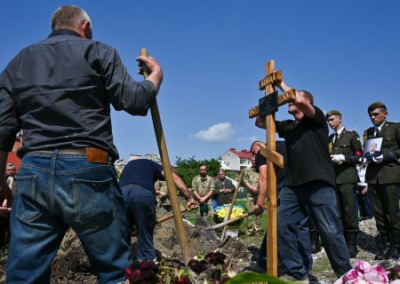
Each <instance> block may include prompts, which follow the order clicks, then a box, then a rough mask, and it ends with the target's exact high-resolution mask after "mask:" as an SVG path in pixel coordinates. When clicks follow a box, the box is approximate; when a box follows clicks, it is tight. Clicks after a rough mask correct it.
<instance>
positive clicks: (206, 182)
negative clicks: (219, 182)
mask: <svg viewBox="0 0 400 284" xmlns="http://www.w3.org/2000/svg"><path fill="white" fill-rule="evenodd" d="M192 190H193V191H197V193H198V194H199V195H200V196H201V197H203V196H206V195H207V194H208V193H209V192H210V191H213V192H214V179H213V178H212V177H210V176H206V177H205V178H202V177H201V175H197V176H195V177H194V178H193V180H192ZM207 204H208V212H207V213H205V214H204V213H203V212H201V206H200V207H199V212H198V214H199V215H207V214H208V215H209V216H212V215H213V214H212V213H213V209H212V198H210V199H208V201H207Z"/></svg>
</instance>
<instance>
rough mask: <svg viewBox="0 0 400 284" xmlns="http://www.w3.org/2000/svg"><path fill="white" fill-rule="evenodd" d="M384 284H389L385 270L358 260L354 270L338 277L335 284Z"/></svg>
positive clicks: (379, 266)
mask: <svg viewBox="0 0 400 284" xmlns="http://www.w3.org/2000/svg"><path fill="white" fill-rule="evenodd" d="M378 283H379V284H384V283H390V282H389V278H388V276H387V274H386V270H385V269H384V268H383V267H382V266H381V265H379V264H375V265H372V266H371V265H370V264H369V263H368V262H366V261H363V260H360V261H358V262H357V263H356V265H355V266H354V269H351V270H350V271H348V272H347V273H346V274H345V275H343V276H342V277H340V278H339V279H338V280H337V281H336V282H335V284H378ZM392 283H393V282H392Z"/></svg>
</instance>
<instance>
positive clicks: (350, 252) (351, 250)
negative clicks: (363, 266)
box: [347, 244, 358, 258]
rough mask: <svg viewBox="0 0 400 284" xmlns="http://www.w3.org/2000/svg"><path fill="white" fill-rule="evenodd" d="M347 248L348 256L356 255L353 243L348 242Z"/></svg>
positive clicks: (355, 247) (353, 256) (356, 250)
mask: <svg viewBox="0 0 400 284" xmlns="http://www.w3.org/2000/svg"><path fill="white" fill-rule="evenodd" d="M347 248H348V249H349V255H350V257H351V258H355V257H356V256H357V254H358V249H357V246H356V245H354V244H349V245H348V246H347Z"/></svg>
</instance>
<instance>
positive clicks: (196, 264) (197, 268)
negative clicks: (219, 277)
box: [189, 258, 207, 274]
mask: <svg viewBox="0 0 400 284" xmlns="http://www.w3.org/2000/svg"><path fill="white" fill-rule="evenodd" d="M189 267H190V269H191V270H192V271H193V272H194V273H196V274H200V273H202V272H203V271H206V270H207V262H206V261H205V260H201V261H200V260H197V259H194V258H192V259H191V260H189Z"/></svg>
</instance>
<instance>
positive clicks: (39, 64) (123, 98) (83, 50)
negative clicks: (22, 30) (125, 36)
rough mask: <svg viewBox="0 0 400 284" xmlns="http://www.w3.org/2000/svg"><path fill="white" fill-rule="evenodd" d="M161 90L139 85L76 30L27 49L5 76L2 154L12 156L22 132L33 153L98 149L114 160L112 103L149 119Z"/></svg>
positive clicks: (0, 103) (0, 97)
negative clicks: (157, 90) (149, 113)
mask: <svg viewBox="0 0 400 284" xmlns="http://www.w3.org/2000/svg"><path fill="white" fill-rule="evenodd" d="M155 97H156V90H155V87H154V85H153V83H151V82H150V81H143V82H135V81H134V79H133V78H132V77H131V76H130V75H129V74H128V72H127V70H126V68H125V66H124V65H123V64H122V62H121V59H120V57H119V55H118V53H117V51H116V50H115V49H114V48H112V47H109V46H107V45H105V44H103V43H101V42H98V41H93V40H88V39H85V38H82V37H80V36H79V35H78V34H77V33H75V32H74V31H72V30H68V29H62V30H56V31H54V32H53V33H52V34H51V35H50V36H49V38H47V39H45V40H43V41H41V42H39V43H36V44H33V45H31V46H29V47H27V48H25V49H23V50H22V51H21V52H20V53H19V54H18V55H17V56H16V57H15V58H14V59H13V60H12V61H11V62H10V63H9V64H8V66H7V67H6V69H5V70H4V71H3V72H2V73H1V75H0V149H1V150H5V151H10V150H11V149H12V147H13V144H14V140H15V137H16V133H18V131H19V130H20V129H21V128H22V130H23V138H22V139H23V142H24V143H23V146H22V147H21V148H20V149H19V151H18V153H19V155H20V156H21V155H22V154H23V153H24V152H26V151H29V150H44V149H57V148H58V149H60V148H85V147H97V148H100V149H102V150H105V151H107V152H108V153H109V154H110V155H111V156H112V157H113V158H114V159H117V158H118V152H117V149H116V147H115V145H114V142H113V137H112V130H111V118H110V103H111V104H112V105H113V107H114V108H115V109H116V110H124V111H126V112H128V113H130V114H132V115H146V114H147V110H148V108H149V107H150V106H151V105H152V104H153V102H154V100H155Z"/></svg>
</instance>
